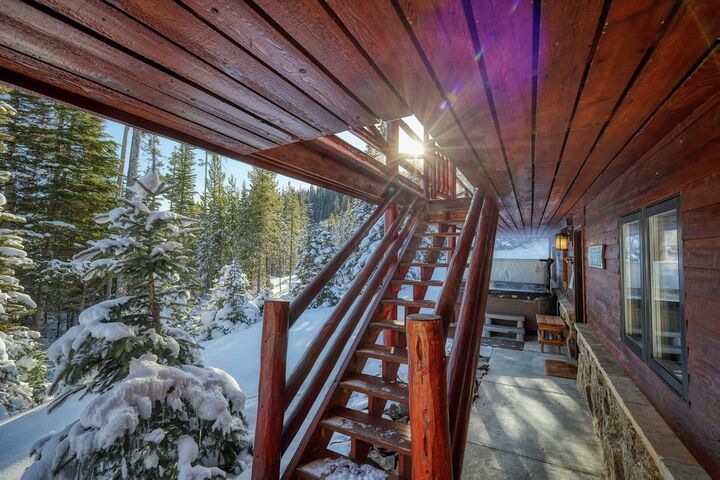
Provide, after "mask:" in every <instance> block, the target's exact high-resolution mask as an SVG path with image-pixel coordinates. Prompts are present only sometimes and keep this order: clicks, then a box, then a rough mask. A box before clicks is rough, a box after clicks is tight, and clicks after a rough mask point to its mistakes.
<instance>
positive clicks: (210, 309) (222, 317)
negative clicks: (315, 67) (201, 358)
mask: <svg viewBox="0 0 720 480" xmlns="http://www.w3.org/2000/svg"><path fill="white" fill-rule="evenodd" d="M249 287H250V282H249V281H248V279H247V276H246V275H245V274H244V273H243V271H242V269H241V268H240V266H239V265H237V264H230V265H225V266H224V267H223V268H222V269H220V275H219V276H218V278H217V279H216V280H215V283H214V284H213V287H212V289H211V290H210V299H209V300H208V304H207V307H206V310H205V312H203V315H202V322H203V330H202V331H203V334H202V336H203V338H204V339H205V340H210V339H212V338H217V337H221V336H223V335H227V334H228V333H230V332H232V331H233V330H235V329H237V328H238V327H241V326H244V325H252V324H253V323H256V322H257V321H258V320H260V309H259V308H258V306H257V305H255V304H254V303H253V302H252V300H251V298H250V295H249V294H248V288H249Z"/></svg>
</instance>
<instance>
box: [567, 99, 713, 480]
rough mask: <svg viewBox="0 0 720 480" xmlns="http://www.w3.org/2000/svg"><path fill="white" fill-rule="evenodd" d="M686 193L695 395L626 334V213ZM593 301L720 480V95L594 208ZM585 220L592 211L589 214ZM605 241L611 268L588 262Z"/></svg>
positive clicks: (602, 323)
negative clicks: (674, 383) (622, 233)
mask: <svg viewBox="0 0 720 480" xmlns="http://www.w3.org/2000/svg"><path fill="white" fill-rule="evenodd" d="M678 194H679V195H680V205H681V207H680V208H681V212H682V213H681V218H682V237H683V238H682V246H683V264H684V265H683V274H684V282H685V320H686V324H687V348H688V371H689V395H688V400H687V401H685V400H683V399H681V398H680V397H679V396H678V395H676V394H675V393H674V391H673V390H672V389H671V388H670V387H668V386H666V385H665V384H664V383H663V382H662V381H661V380H660V378H659V377H658V376H657V375H656V374H655V373H654V372H653V371H652V370H651V369H650V368H649V367H648V366H647V365H646V364H645V363H643V361H642V360H640V359H639V358H638V357H637V356H635V355H634V354H633V353H632V352H631V351H630V350H629V349H628V348H627V347H626V346H625V345H624V344H623V342H622V341H621V338H620V276H619V271H620V248H619V243H618V240H619V237H618V219H619V218H620V217H621V216H623V215H626V214H628V213H631V212H634V211H637V210H638V209H640V208H642V207H645V206H648V205H651V204H654V203H657V202H658V201H661V200H664V199H666V198H669V197H672V196H674V195H678ZM577 217H579V218H578V220H580V221H578V222H577V223H576V224H581V223H582V224H584V226H583V227H584V234H585V236H584V243H585V246H584V247H585V248H584V252H585V254H584V255H583V258H584V261H585V262H586V263H585V275H586V277H585V288H586V290H585V292H586V293H585V298H586V302H585V308H586V312H587V321H588V322H589V323H591V324H592V325H593V326H594V327H595V328H596V330H597V333H598V335H599V336H600V337H601V338H602V341H603V342H604V343H605V345H606V346H607V347H608V348H609V349H610V350H611V351H612V352H613V354H614V355H615V356H616V357H617V359H618V360H619V362H620V363H621V364H622V365H623V367H624V368H625V369H626V370H627V372H628V374H629V375H630V376H631V377H632V378H633V379H634V381H635V382H636V383H637V384H638V386H639V387H640V389H641V390H642V391H643V392H644V394H645V395H646V396H647V397H648V398H649V400H650V401H651V402H652V404H653V405H654V406H655V407H656V408H657V410H658V411H659V412H660V414H661V415H662V416H663V418H664V419H665V420H666V421H667V422H668V424H669V425H670V426H671V428H672V429H673V430H674V431H675V432H676V434H677V435H678V436H679V437H680V438H681V440H682V441H683V442H684V443H685V444H686V445H687V447H688V449H689V450H690V451H691V452H692V453H693V455H694V456H695V457H696V458H697V460H698V461H699V462H700V463H701V464H702V465H703V467H704V468H705V469H707V470H708V472H709V473H710V475H711V476H712V477H713V478H720V415H719V414H718V412H720V102H719V101H718V96H717V95H716V96H715V97H714V98H711V99H709V100H708V101H707V102H705V103H704V104H703V105H702V106H701V107H700V108H698V109H696V110H695V111H694V112H693V113H692V114H691V115H690V116H689V117H687V118H686V119H685V120H684V121H683V122H681V123H680V124H678V125H677V127H676V128H675V129H674V130H673V131H672V132H671V133H670V134H669V135H667V136H666V137H665V138H664V139H663V140H662V141H660V142H659V143H657V144H656V145H655V146H654V147H653V148H651V149H650V150H649V151H648V152H647V153H646V154H645V155H644V156H643V157H642V158H641V159H640V161H638V162H637V163H636V164H635V165H634V166H633V168H631V169H630V170H628V171H627V172H626V173H625V174H624V175H623V176H622V177H620V178H618V180H616V181H615V182H614V183H613V184H611V185H610V186H609V187H607V188H606V189H605V190H603V191H602V192H601V193H600V194H599V195H597V196H596V197H595V198H593V199H592V200H591V201H589V203H587V204H586V205H585V206H584V210H583V211H581V212H580V213H579V214H578V215H577ZM583 217H584V218H583ZM595 244H604V245H605V269H603V270H600V269H596V268H588V266H587V246H589V245H595Z"/></svg>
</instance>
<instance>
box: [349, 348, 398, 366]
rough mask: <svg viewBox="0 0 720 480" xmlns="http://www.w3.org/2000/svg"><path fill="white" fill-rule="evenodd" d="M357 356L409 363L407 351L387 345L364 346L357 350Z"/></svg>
mask: <svg viewBox="0 0 720 480" xmlns="http://www.w3.org/2000/svg"><path fill="white" fill-rule="evenodd" d="M355 355H358V356H361V357H370V358H376V359H378V360H385V361H388V362H394V363H407V350H405V349H404V348H398V347H387V346H385V345H374V344H373V345H363V346H361V347H360V348H358V349H357V350H355Z"/></svg>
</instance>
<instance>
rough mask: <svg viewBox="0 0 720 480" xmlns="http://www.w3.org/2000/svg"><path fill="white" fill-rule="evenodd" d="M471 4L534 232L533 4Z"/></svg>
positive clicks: (520, 199) (514, 177) (516, 184)
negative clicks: (532, 147) (532, 213)
mask: <svg viewBox="0 0 720 480" xmlns="http://www.w3.org/2000/svg"><path fill="white" fill-rule="evenodd" d="M536 1H539V0H536ZM471 4H472V8H473V17H474V20H475V25H476V29H477V35H478V40H479V46H480V50H479V51H478V52H475V55H476V58H479V61H481V62H482V65H483V66H484V68H485V71H486V72H487V87H488V88H489V89H490V92H491V95H492V101H493V107H494V110H495V115H496V118H497V122H498V123H499V129H500V138H501V141H502V143H503V146H504V150H505V155H506V158H507V164H508V165H509V169H510V172H511V177H510V178H511V181H512V183H513V188H514V191H515V195H516V198H517V203H518V204H519V208H520V214H521V218H522V222H523V228H522V229H521V230H524V229H525V227H530V226H531V216H532V215H531V210H532V205H533V197H532V186H533V166H532V149H531V140H532V130H531V129H532V111H533V91H532V88H533V2H529V1H528V2H513V3H512V4H509V2H507V0H485V1H482V2H471ZM461 118H462V117H461ZM471 125H472V123H471ZM475 143H476V142H473V145H475Z"/></svg>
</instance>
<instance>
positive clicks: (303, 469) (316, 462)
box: [295, 448, 398, 480]
mask: <svg viewBox="0 0 720 480" xmlns="http://www.w3.org/2000/svg"><path fill="white" fill-rule="evenodd" d="M335 460H348V461H350V462H353V463H355V464H356V465H370V466H371V467H373V468H378V467H376V466H375V465H372V464H370V463H369V462H367V463H366V462H360V461H358V460H355V459H351V458H348V457H346V456H345V455H340V454H339V453H337V452H333V451H332V450H326V449H324V448H323V449H319V450H318V451H317V452H315V453H314V454H313V455H312V458H310V459H309V460H308V462H307V463H305V464H304V465H301V466H300V467H298V469H297V470H296V472H295V473H296V474H297V477H298V478H300V479H302V480H325V479H326V478H328V477H329V476H330V475H331V474H330V473H329V472H328V470H327V467H328V464H329V463H330V462H333V461H335ZM384 473H385V475H387V480H398V477H397V475H393V474H392V473H387V472H384Z"/></svg>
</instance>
